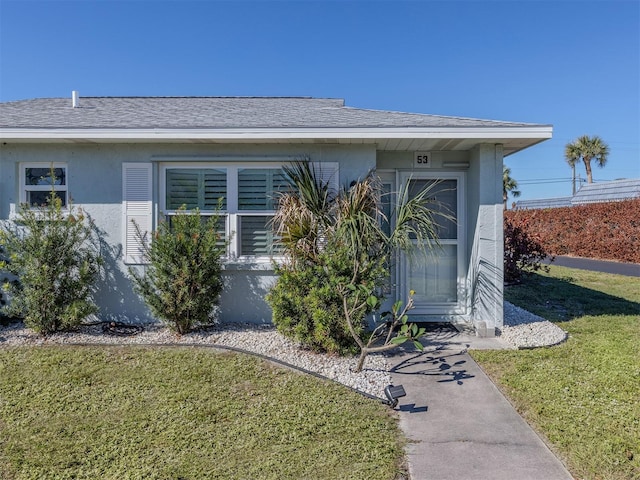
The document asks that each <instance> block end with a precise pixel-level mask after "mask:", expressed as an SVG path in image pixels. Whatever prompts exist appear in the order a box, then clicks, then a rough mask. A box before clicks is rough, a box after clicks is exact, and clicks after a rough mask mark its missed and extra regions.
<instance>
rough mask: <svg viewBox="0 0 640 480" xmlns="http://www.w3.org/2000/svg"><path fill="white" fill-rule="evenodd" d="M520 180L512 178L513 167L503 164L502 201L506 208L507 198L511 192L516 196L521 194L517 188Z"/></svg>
mask: <svg viewBox="0 0 640 480" xmlns="http://www.w3.org/2000/svg"><path fill="white" fill-rule="evenodd" d="M517 188H518V182H516V181H515V180H514V179H513V178H511V169H510V168H509V167H505V166H504V165H503V166H502V202H503V204H504V209H505V210H506V209H507V199H508V198H509V194H511V195H512V196H514V197H519V196H520V190H517Z"/></svg>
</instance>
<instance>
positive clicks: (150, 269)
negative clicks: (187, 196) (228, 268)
mask: <svg viewBox="0 0 640 480" xmlns="http://www.w3.org/2000/svg"><path fill="white" fill-rule="evenodd" d="M218 218H219V217H218V214H217V213H216V214H215V215H212V216H210V217H209V218H208V219H206V220H205V219H204V218H201V216H200V212H199V210H197V209H196V210H194V211H192V212H187V211H186V210H185V208H184V207H183V208H181V209H179V210H178V211H177V213H176V215H172V216H171V217H170V220H165V221H162V222H160V224H159V225H158V229H157V230H156V231H155V232H153V234H152V241H151V243H150V244H149V242H147V241H146V238H145V235H144V234H143V233H142V232H141V231H140V229H139V228H138V229H137V235H138V238H139V239H140V240H141V242H140V243H141V244H142V245H144V247H143V248H144V249H145V252H144V253H145V256H146V257H147V259H148V261H149V265H148V266H146V267H144V270H143V273H140V272H138V271H137V270H135V269H133V268H131V269H130V270H129V272H130V274H131V276H132V278H133V281H134V285H135V289H136V291H137V292H138V293H139V294H140V296H141V297H142V298H143V299H144V301H145V302H146V303H147V305H148V306H149V308H150V309H151V312H152V313H153V314H154V315H155V316H156V317H157V318H159V319H161V320H163V321H164V322H165V323H167V325H168V326H169V328H171V329H172V330H174V331H176V332H177V333H179V334H184V333H187V332H189V331H190V330H191V329H193V328H194V327H196V326H198V325H203V324H207V323H211V322H212V321H213V319H214V315H215V306H216V305H217V303H218V300H219V297H220V293H221V292H222V288H223V282H222V278H221V270H222V267H221V261H220V259H221V257H222V255H224V253H225V251H226V242H224V241H222V240H221V236H220V234H219V233H218Z"/></svg>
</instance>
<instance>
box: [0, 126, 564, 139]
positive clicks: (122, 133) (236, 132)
mask: <svg viewBox="0 0 640 480" xmlns="http://www.w3.org/2000/svg"><path fill="white" fill-rule="evenodd" d="M552 133H553V128H552V127H551V126H549V125H532V126H509V127H402V128H399V127H393V128H384V127H383V128H379V127H373V128H372V127H364V128H334V127H322V128H224V129H208V128H197V129H165V128H143V129H120V128H76V129H73V128H71V129H66V128H65V129H63V128H0V140H5V141H7V140H52V141H55V140H60V141H64V140H96V141H100V140H102V141H109V140H113V141H117V140H156V141H163V140H207V139H211V140H218V141H223V140H229V141H233V140H247V139H249V140H277V139H283V140H290V139H323V138H339V139H354V140H366V139H378V138H385V139H395V138H417V139H419V138H452V139H453V138H468V139H478V140H481V139H489V138H506V139H511V138H513V139H516V138H518V139H535V140H538V141H542V140H546V139H548V138H551V136H552Z"/></svg>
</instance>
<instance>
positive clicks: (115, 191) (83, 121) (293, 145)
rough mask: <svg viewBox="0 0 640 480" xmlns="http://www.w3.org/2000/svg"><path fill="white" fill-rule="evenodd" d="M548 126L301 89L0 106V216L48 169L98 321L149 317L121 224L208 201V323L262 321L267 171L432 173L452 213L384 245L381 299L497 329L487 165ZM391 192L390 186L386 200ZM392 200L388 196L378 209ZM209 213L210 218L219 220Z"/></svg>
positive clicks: (414, 179) (498, 167) (266, 318)
mask: <svg viewBox="0 0 640 480" xmlns="http://www.w3.org/2000/svg"><path fill="white" fill-rule="evenodd" d="M550 137H551V127H550V126H546V125H532V124H522V123H512V122H495V121H487V120H474V119H464V118H454V117H440V116H432V115H419V114H408V113H398V112H386V111H377V110H364V109H356V108H350V107H345V106H344V103H343V101H342V100H336V99H313V98H220V97H206V98H205V97H178V98H169V97H161V98H158V97H153V98H146V97H142V98H115V97H107V98H82V99H80V101H79V105H78V104H77V103H76V104H75V106H74V105H73V104H72V101H71V99H68V100H67V99H35V100H26V101H19V102H8V103H3V104H0V142H1V145H0V219H4V220H6V221H10V220H11V219H12V218H14V217H15V215H16V211H17V209H18V208H19V206H20V205H21V204H23V203H32V204H34V203H39V202H41V201H42V200H43V196H46V194H47V193H48V192H49V189H50V183H51V182H50V179H48V177H47V176H48V175H49V172H50V169H51V166H53V167H54V168H55V177H56V186H55V189H56V192H57V194H58V195H59V196H60V198H61V199H62V200H63V203H66V204H70V203H73V204H74V205H75V206H78V207H82V208H83V209H84V210H85V211H86V212H87V213H88V214H89V215H90V216H91V217H92V218H93V220H94V221H95V222H96V224H97V226H98V227H99V228H100V229H101V231H102V234H103V236H104V239H105V242H104V245H103V256H104V257H105V260H106V266H107V269H106V275H105V278H104V279H103V281H102V284H101V285H100V292H99V295H100V296H99V299H98V301H99V305H100V307H101V312H100V316H101V317H102V318H104V319H117V320H127V321H139V322H147V321H152V320H153V319H152V318H151V316H150V313H149V311H148V310H147V308H146V307H145V305H144V304H143V303H142V302H141V300H140V299H139V298H138V297H137V296H136V294H135V293H134V292H133V289H132V283H131V281H130V280H129V275H128V269H129V268H144V265H143V262H144V259H143V258H142V257H141V255H140V245H139V244H138V239H137V237H136V235H135V228H134V222H135V223H136V224H138V225H139V226H140V227H141V228H142V229H144V230H147V231H151V230H153V229H155V227H156V225H157V224H158V222H159V221H160V220H161V219H162V218H166V217H167V216H169V217H170V216H171V215H173V214H174V213H175V211H176V209H178V208H179V207H180V206H181V205H183V204H186V205H187V206H188V208H195V207H198V208H199V209H200V210H201V211H202V212H203V213H205V214H206V213H207V212H212V211H213V210H214V209H215V208H216V206H217V203H218V199H219V198H222V199H223V204H222V212H223V215H222V219H223V220H224V222H222V221H221V225H220V228H221V230H222V229H224V231H225V233H226V234H227V235H228V236H230V238H231V242H230V246H229V251H228V253H227V259H226V262H225V270H224V272H225V291H224V293H223V295H222V298H221V304H220V312H219V317H220V320H221V321H236V322H258V323H268V322H270V321H271V312H270V309H269V307H268V305H267V304H266V302H265V300H264V297H265V295H266V293H267V292H268V290H269V288H270V286H271V285H272V284H273V282H274V280H275V277H274V274H273V270H272V268H273V267H272V264H273V263H272V262H273V261H278V255H279V252H278V245H277V242H274V239H273V238H272V235H271V232H270V231H269V228H268V222H269V219H270V218H271V216H272V215H273V214H274V208H275V207H274V205H273V201H272V198H273V193H274V192H277V191H278V189H279V188H281V186H282V184H283V176H282V170H281V168H282V166H283V165H286V164H287V163H288V162H291V161H295V160H301V159H305V160H308V161H310V162H313V163H314V164H315V165H317V166H318V167H319V168H320V169H321V171H322V174H323V176H325V178H327V179H330V180H331V181H332V182H334V183H335V185H336V186H348V185H349V183H350V182H351V181H353V180H355V179H358V178H362V177H364V176H365V175H366V174H367V173H368V172H369V171H370V170H372V169H374V170H376V172H377V174H378V175H379V176H380V178H381V179H382V182H383V185H384V187H385V189H386V190H387V191H389V192H395V191H397V190H399V188H400V187H401V185H403V184H404V183H405V182H410V184H411V186H412V188H413V190H417V189H419V188H420V187H422V186H424V185H426V184H427V183H428V182H433V181H439V182H440V183H439V184H438V189H437V191H436V193H435V196H436V197H437V200H439V201H440V202H442V203H443V204H444V205H446V206H447V207H448V209H449V210H450V212H452V213H453V214H454V216H455V221H451V222H446V224H443V225H441V227H440V236H441V243H442V248H441V249H438V250H437V251H436V252H434V255H432V256H430V257H428V258H421V259H415V258H414V259H412V258H407V257H405V256H403V255H398V258H397V261H396V263H395V265H394V266H393V267H392V272H391V275H392V282H391V285H392V287H391V291H390V292H389V296H390V301H391V300H395V299H398V298H402V299H404V298H406V296H407V294H408V292H409V290H414V291H415V292H416V294H415V296H414V298H415V301H416V308H415V309H414V310H412V311H411V314H412V316H413V317H414V319H415V320H419V321H450V322H454V323H459V324H466V325H470V326H471V325H472V326H474V327H475V329H476V331H477V332H478V334H480V335H493V334H494V333H495V329H496V328H500V327H501V326H502V284H503V280H502V264H503V263H502V262H503V259H502V257H503V243H502V214H503V210H502V183H501V182H502V164H503V158H504V156H506V155H509V154H511V153H515V152H517V151H519V150H522V149H524V148H527V147H528V146H531V145H534V144H536V143H538V142H540V141H543V140H545V139H547V138H550ZM390 197H391V198H393V196H390ZM388 208H389V211H392V205H389V206H388ZM222 223H224V224H222Z"/></svg>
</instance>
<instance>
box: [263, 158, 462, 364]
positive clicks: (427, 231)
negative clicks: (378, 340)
mask: <svg viewBox="0 0 640 480" xmlns="http://www.w3.org/2000/svg"><path fill="white" fill-rule="evenodd" d="M284 171H285V172H286V174H287V176H288V177H289V180H290V183H291V186H292V188H291V189H290V191H287V192H283V193H281V194H280V195H279V197H278V209H277V210H276V213H275V216H274V217H273V221H272V227H273V229H274V233H275V234H276V235H277V236H278V237H279V239H280V242H281V245H282V247H283V250H284V254H285V258H287V261H286V262H284V263H283V264H282V265H278V266H276V271H277V273H278V275H279V276H278V280H277V281H276V284H275V285H274V287H273V289H272V290H271V292H270V293H269V295H268V297H267V301H268V302H269V303H270V305H271V307H272V309H273V313H274V317H273V321H274V324H275V325H276V327H277V328H278V330H279V331H280V332H281V333H283V334H284V335H287V336H289V337H291V338H294V339H296V340H299V341H301V342H302V343H304V344H306V346H308V347H311V348H315V349H320V350H321V349H324V350H327V351H334V352H340V351H345V350H346V349H348V348H351V347H353V343H354V342H355V343H356V344H357V346H358V347H360V349H361V362H360V364H359V366H358V368H362V361H364V357H365V356H366V355H367V354H368V353H370V352H372V351H381V350H380V349H382V350H386V349H390V348H393V347H395V346H396V345H397V344H398V343H401V341H405V340H409V339H411V340H414V339H415V338H414V337H418V336H419V335H421V334H422V331H421V330H420V329H418V328H417V327H415V328H413V327H411V328H412V330H410V331H409V328H410V327H409V326H406V328H405V327H404V326H403V327H402V328H405V330H406V331H403V335H402V336H400V337H399V338H396V337H392V336H391V333H396V332H395V326H398V325H395V324H394V326H393V328H391V329H390V330H389V333H388V336H387V338H386V341H385V343H384V345H382V346H376V347H372V346H371V342H369V343H367V341H366V340H364V338H365V335H363V334H364V331H365V327H366V316H367V315H368V314H370V313H373V312H374V311H377V310H378V308H379V307H380V302H379V300H378V298H377V297H376V296H375V292H377V291H379V290H384V288H383V287H384V286H385V282H386V281H387V280H388V276H389V268H390V263H391V262H392V261H393V258H394V253H395V252H396V250H400V251H403V252H406V253H408V254H411V253H412V252H415V251H416V250H417V252H421V253H423V254H427V253H428V252H431V251H433V250H434V249H436V248H438V247H439V246H440V242H439V239H438V229H439V225H438V223H437V222H436V220H437V219H442V220H444V221H455V219H454V218H453V217H452V216H451V215H449V212H448V211H447V210H446V209H445V208H444V206H442V205H440V204H439V202H437V200H435V199H434V196H435V194H436V192H437V191H439V190H441V188H442V187H440V186H439V183H438V182H434V183H430V184H428V185H427V186H426V187H424V188H423V189H421V190H420V191H418V192H414V191H412V190H411V189H410V188H409V183H410V182H406V183H405V184H404V185H403V186H402V188H401V189H400V191H399V192H397V201H396V202H395V203H396V205H395V212H394V220H395V221H394V222H393V225H390V228H389V231H387V229H385V228H383V226H382V225H387V224H389V223H390V222H389V219H388V218H386V217H385V215H384V213H383V208H382V201H383V196H384V195H385V194H384V193H383V188H382V184H381V182H380V179H379V178H378V177H377V176H376V175H375V174H374V173H373V172H371V173H370V174H369V175H367V176H366V177H365V178H364V179H360V180H358V181H355V182H353V183H352V184H351V186H350V187H349V188H348V189H340V190H339V191H334V190H333V189H332V188H331V187H330V185H329V183H328V182H325V181H323V180H322V179H321V178H320V175H318V172H316V171H315V169H314V167H313V164H310V163H308V162H304V161H299V162H295V163H293V164H292V165H290V166H287V167H285V168H284ZM386 195H388V194H386ZM436 217H437V218H436ZM381 224H382V225H381ZM408 305H409V304H408ZM409 308H410V305H409V306H407V307H406V308H405V309H404V310H407V309H409ZM397 310H398V312H400V311H402V315H397V316H396V317H394V320H396V321H397V322H404V324H406V322H407V318H405V315H404V311H403V310H402V309H401V308H398V309H397ZM398 312H396V313H398ZM392 323H393V322H392ZM404 324H403V325H404ZM384 326H385V327H386V328H389V325H387V322H386V321H385V325H384ZM375 332H376V334H377V333H379V329H377V330H375ZM350 346H351V347H350ZM373 348H375V349H377V350H373Z"/></svg>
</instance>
